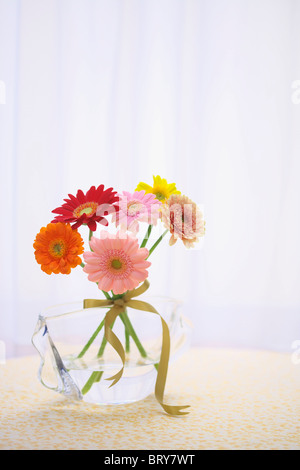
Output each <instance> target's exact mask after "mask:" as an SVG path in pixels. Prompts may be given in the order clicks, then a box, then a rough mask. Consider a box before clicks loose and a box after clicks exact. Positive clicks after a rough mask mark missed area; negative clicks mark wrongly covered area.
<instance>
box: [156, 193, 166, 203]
mask: <svg viewBox="0 0 300 470" xmlns="http://www.w3.org/2000/svg"><path fill="white" fill-rule="evenodd" d="M155 197H156V199H158V200H159V201H164V200H165V199H166V196H165V194H163V193H160V192H157V193H155Z"/></svg>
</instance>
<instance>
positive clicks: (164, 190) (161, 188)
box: [136, 176, 181, 202]
mask: <svg viewBox="0 0 300 470" xmlns="http://www.w3.org/2000/svg"><path fill="white" fill-rule="evenodd" d="M136 191H146V193H152V194H155V197H156V199H158V200H159V201H161V202H166V201H167V200H168V199H169V197H170V196H171V195H172V194H181V193H180V191H177V189H176V185H175V183H170V184H169V183H168V182H167V180H166V179H165V178H161V177H160V176H153V186H149V184H146V183H139V184H138V185H137V188H136Z"/></svg>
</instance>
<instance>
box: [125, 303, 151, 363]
mask: <svg viewBox="0 0 300 470" xmlns="http://www.w3.org/2000/svg"><path fill="white" fill-rule="evenodd" d="M120 318H121V320H122V322H123V323H124V326H125V328H126V330H127V332H128V334H129V335H130V336H131V337H132V339H133V341H134V342H135V344H136V347H137V348H138V350H139V352H140V354H141V356H142V357H147V353H146V351H145V349H144V348H143V346H142V343H141V342H140V340H139V338H138V336H137V334H136V332H135V330H134V328H133V326H132V323H131V321H130V320H129V317H128V315H127V312H124V313H123V314H122V315H120Z"/></svg>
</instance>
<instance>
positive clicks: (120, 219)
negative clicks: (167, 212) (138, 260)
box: [112, 190, 161, 233]
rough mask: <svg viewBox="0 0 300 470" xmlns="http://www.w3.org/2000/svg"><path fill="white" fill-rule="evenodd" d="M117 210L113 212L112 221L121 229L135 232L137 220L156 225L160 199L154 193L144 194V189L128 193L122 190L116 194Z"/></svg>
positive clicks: (136, 230) (137, 225)
mask: <svg viewBox="0 0 300 470" xmlns="http://www.w3.org/2000/svg"><path fill="white" fill-rule="evenodd" d="M118 197H119V203H118V207H119V211H118V212H116V213H115V214H113V219H112V220H113V222H115V223H116V225H117V226H118V225H119V226H120V228H121V229H122V230H129V231H131V232H133V233H137V232H138V230H139V222H147V223H148V224H150V225H156V224H157V219H158V218H159V215H160V212H159V209H160V206H161V201H159V200H158V199H156V197H155V194H152V193H149V194H146V191H144V190H143V191H135V192H134V193H129V192H127V191H123V193H122V194H118Z"/></svg>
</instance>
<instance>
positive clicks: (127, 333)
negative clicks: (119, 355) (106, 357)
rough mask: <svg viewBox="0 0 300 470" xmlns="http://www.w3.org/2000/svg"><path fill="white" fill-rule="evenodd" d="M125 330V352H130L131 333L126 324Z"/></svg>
mask: <svg viewBox="0 0 300 470" xmlns="http://www.w3.org/2000/svg"><path fill="white" fill-rule="evenodd" d="M122 315H123V314H122ZM124 330H125V352H126V353H130V334H129V332H128V330H127V328H126V326H125V325H124Z"/></svg>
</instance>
